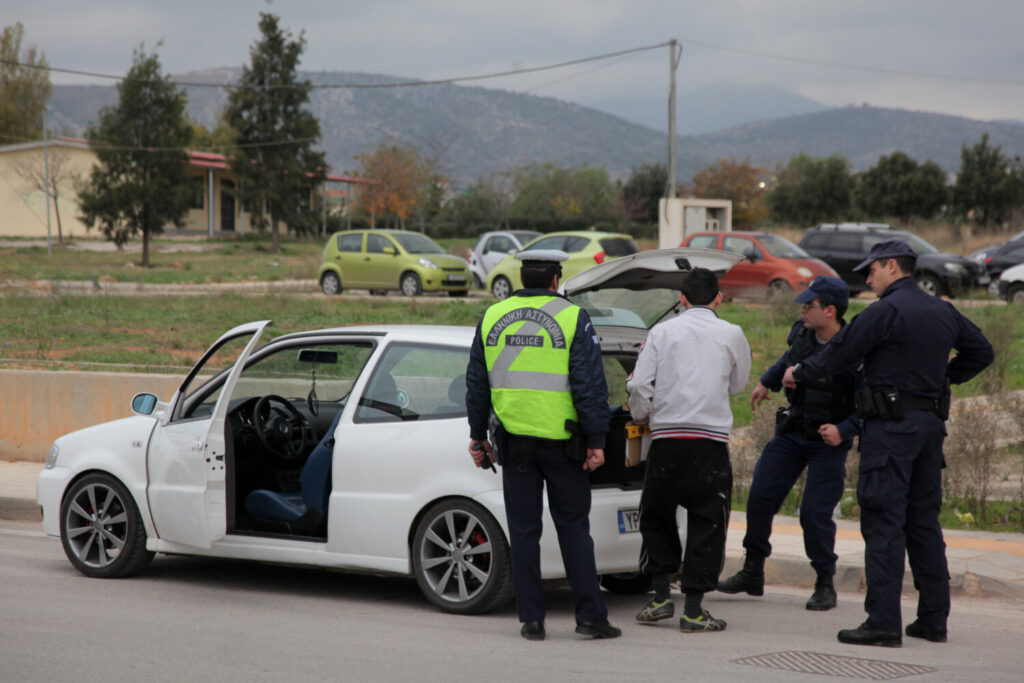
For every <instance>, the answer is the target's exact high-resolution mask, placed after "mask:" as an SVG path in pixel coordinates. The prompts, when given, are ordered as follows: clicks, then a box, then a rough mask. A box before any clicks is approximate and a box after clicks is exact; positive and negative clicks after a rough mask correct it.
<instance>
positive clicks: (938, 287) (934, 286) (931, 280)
mask: <svg viewBox="0 0 1024 683" xmlns="http://www.w3.org/2000/svg"><path fill="white" fill-rule="evenodd" d="M914 279H915V280H917V286H918V287H920V288H921V289H923V290H924V291H926V292H927V293H928V294H931V295H932V296H942V283H941V282H939V278H937V277H935V276H934V275H929V274H928V273H921V274H920V275H918V276H917V277H915V278H914Z"/></svg>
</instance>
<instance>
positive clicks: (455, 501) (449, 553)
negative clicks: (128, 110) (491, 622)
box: [37, 249, 738, 613]
mask: <svg viewBox="0 0 1024 683" xmlns="http://www.w3.org/2000/svg"><path fill="white" fill-rule="evenodd" d="M687 259H688V260H687ZM735 260H738V257H735V258H734V255H732V254H725V253H722V252H710V251H705V250H700V249H671V250H665V251H663V252H658V251H654V252H645V253H642V254H637V255H635V256H633V257H628V258H624V259H620V260H618V261H613V262H609V263H607V264H605V266H602V267H600V268H601V269H600V270H599V269H598V268H594V269H591V270H590V271H588V272H587V273H585V274H583V275H580V276H578V277H577V278H573V279H571V280H570V281H568V282H566V291H567V292H568V293H569V294H570V296H572V297H575V298H576V299H577V300H578V301H579V302H580V303H581V304H582V305H584V306H586V307H587V309H588V310H589V311H590V312H591V315H592V317H593V319H594V322H595V327H596V328H597V330H598V333H599V335H600V336H601V338H602V351H603V353H604V355H605V367H606V373H607V375H608V378H609V386H610V387H611V388H612V396H611V399H610V402H611V404H612V405H613V406H621V404H622V402H623V398H624V395H623V394H624V381H625V377H626V375H627V374H628V373H629V372H630V371H631V370H632V367H633V363H634V362H635V359H636V353H637V348H638V346H639V343H640V341H641V340H642V339H643V337H644V336H645V334H646V329H647V326H649V325H650V324H652V323H653V322H654V321H656V320H658V319H660V318H661V317H662V315H663V314H664V313H665V311H669V310H670V309H674V308H675V306H676V305H677V304H678V296H677V290H676V291H671V290H665V289H657V287H658V285H659V283H660V284H661V285H662V286H663V285H664V284H666V283H667V284H668V285H669V286H673V287H677V286H678V283H679V280H680V278H681V277H683V276H684V273H685V269H688V268H689V267H690V266H691V265H695V266H696V265H703V266H705V267H713V268H715V269H717V270H720V271H724V270H726V269H727V268H728V267H729V266H731V264H732V263H733V262H735ZM602 272H603V273H604V274H605V278H604V280H603V281H602V278H601V273H602ZM574 282H576V283H577V285H576V286H575V288H574V285H573V283H574ZM602 282H604V284H607V285H609V287H608V289H607V290H605V289H603V288H602V286H601V285H602ZM637 290H641V291H639V292H638V291H637ZM634 302H635V303H637V304H638V308H637V310H635V311H629V310H621V308H622V307H624V306H626V305H628V304H630V303H634ZM268 323H269V321H261V322H253V323H248V324H245V325H240V326H238V327H236V328H234V329H232V330H230V331H228V332H227V333H225V334H224V335H223V336H222V337H221V338H220V339H218V340H217V342H216V343H215V344H214V345H213V346H212V347H210V349H209V351H207V352H206V354H205V355H204V356H203V357H202V358H201V359H200V360H199V362H198V363H197V364H196V366H195V368H193V370H192V371H191V372H190V373H189V374H188V376H186V377H185V379H184V381H183V382H182V384H181V386H180V388H179V389H178V390H177V392H175V394H174V396H173V397H171V398H170V400H169V401H167V402H163V401H160V400H159V399H158V398H157V397H156V396H154V395H153V394H139V395H137V396H136V397H135V398H134V399H133V400H132V409H133V411H134V412H135V415H134V416H132V417H127V418H124V419H121V420H116V421H113V422H108V423H105V424H100V425H97V426H94V427H90V428H87V429H83V430H80V431H77V432H73V433H71V434H67V435H65V436H62V437H60V438H58V439H57V440H56V441H55V442H54V444H53V446H52V447H51V449H50V452H49V453H48V454H47V458H46V465H45V469H44V470H43V471H42V472H41V473H40V475H39V478H38V482H37V499H38V501H39V503H40V505H42V508H43V527H44V529H45V531H46V533H47V534H49V535H52V536H59V537H60V539H61V543H62V545H63V548H64V551H65V553H66V555H67V557H68V559H69V560H70V561H71V563H72V565H74V566H75V568H76V569H78V570H79V571H80V572H82V573H83V574H86V575H88V576H93V577H117V576H126V575H129V574H132V573H135V572H138V571H140V570H142V569H143V568H145V567H146V565H147V564H148V563H149V562H150V561H151V560H152V558H153V556H154V554H155V553H175V554H188V555H206V556H212V557H225V558H234V559H247V560H261V561H268V562H280V563H287V564H298V565H315V566H321V567H332V568H337V569H342V570H349V571H367V572H377V573H380V572H383V573H391V574H399V575H408V576H414V577H415V579H416V581H417V582H418V583H419V586H420V588H421V589H422V591H423V593H424V595H425V596H426V597H427V598H428V599H429V600H430V601H431V602H432V603H434V604H435V605H437V606H438V607H440V608H441V609H443V610H446V611H450V612H457V613H476V612H483V611H487V610H490V609H493V608H495V607H497V606H499V605H501V604H502V603H504V602H506V601H507V600H508V599H509V598H510V597H511V594H512V583H511V578H510V568H509V556H508V543H507V540H506V539H507V525H506V517H505V508H504V502H503V499H502V491H501V470H500V468H499V469H498V472H497V473H494V472H491V471H490V470H481V469H477V468H475V467H474V466H473V464H472V461H471V459H470V456H469V454H468V453H467V451H466V447H467V444H468V442H469V427H468V423H467V420H466V408H465V395H466V388H465V374H464V373H465V368H466V365H467V362H468V358H469V346H470V343H471V341H472V338H473V328H470V327H444V326H414V325H409V326H403V325H379V326H372V325H368V326H363V327H352V328H337V329H322V330H311V331H308V332H301V333H296V334H288V335H285V336H281V337H278V338H276V339H273V340H272V341H270V342H268V343H266V344H264V345H262V346H260V345H259V341H260V337H261V335H262V334H263V332H264V331H265V329H266V327H267V325H268ZM627 419H628V416H627V415H626V414H625V413H624V412H623V411H622V410H621V409H616V413H615V416H614V418H613V425H612V431H611V432H610V434H609V440H608V448H607V464H606V465H605V466H603V467H601V468H599V469H598V470H596V471H595V472H594V473H593V474H592V477H591V482H592V486H593V507H592V511H591V534H592V535H593V538H594V545H595V553H596V556H597V568H598V571H599V572H600V573H601V574H602V575H603V577H602V578H603V583H604V585H605V586H606V587H607V588H608V589H610V590H619V591H636V590H646V588H647V585H648V583H647V582H646V580H645V578H644V577H641V576H639V575H637V574H636V573H635V572H636V569H637V561H638V557H639V554H640V534H639V533H637V531H638V527H637V519H638V513H637V509H638V506H639V501H640V488H641V482H642V477H643V467H642V466H640V467H633V468H627V467H625V463H624V452H625V437H624V428H623V425H624V423H625V421H626V420H627ZM545 525H546V528H547V529H548V530H551V529H554V525H553V524H552V523H551V520H550V517H548V516H546V517H545ZM541 553H542V560H541V564H542V573H543V576H544V577H545V578H558V577H562V576H564V569H563V566H562V562H561V557H560V554H559V550H558V544H557V540H556V537H555V534H554V533H553V532H552V531H549V532H548V533H546V534H544V537H543V541H542V550H541Z"/></svg>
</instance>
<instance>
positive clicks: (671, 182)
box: [665, 38, 683, 199]
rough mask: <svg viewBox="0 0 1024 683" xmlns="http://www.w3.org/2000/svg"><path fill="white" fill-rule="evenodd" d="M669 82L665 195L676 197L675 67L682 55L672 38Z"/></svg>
mask: <svg viewBox="0 0 1024 683" xmlns="http://www.w3.org/2000/svg"><path fill="white" fill-rule="evenodd" d="M668 49H669V54H668V57H669V83H668V187H666V188H665V196H666V197H667V198H669V199H675V197H676V68H677V67H678V66H679V60H680V59H681V58H682V56H683V46H682V45H680V44H679V42H678V41H677V40H676V39H675V38H673V39H672V40H670V41H668Z"/></svg>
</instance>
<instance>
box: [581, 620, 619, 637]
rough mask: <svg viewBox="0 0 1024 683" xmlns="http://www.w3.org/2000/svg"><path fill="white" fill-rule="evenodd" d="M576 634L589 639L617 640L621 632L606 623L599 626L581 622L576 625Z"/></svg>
mask: <svg viewBox="0 0 1024 683" xmlns="http://www.w3.org/2000/svg"><path fill="white" fill-rule="evenodd" d="M576 633H579V634H580V635H582V636H590V637H591V638H618V637H619V636H621V635H622V630H621V629H617V628H615V627H614V626H612V625H611V624H609V623H608V622H607V621H604V622H602V623H600V624H599V623H595V622H593V621H581V622H579V623H578V624H576Z"/></svg>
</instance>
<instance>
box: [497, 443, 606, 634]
mask: <svg viewBox="0 0 1024 683" xmlns="http://www.w3.org/2000/svg"><path fill="white" fill-rule="evenodd" d="M523 441H524V439H521V438H519V437H515V436H509V438H508V446H507V450H506V457H505V458H504V465H503V467H502V470H501V476H502V482H503V483H504V493H505V514H506V516H507V518H508V531H509V545H510V546H511V548H510V550H511V554H512V582H513V584H514V585H515V590H516V609H517V611H518V613H519V621H521V622H524V623H525V622H528V621H544V612H545V611H544V586H543V584H542V583H541V574H540V536H541V531H542V526H543V524H542V519H541V516H542V514H543V511H544V487H545V484H546V485H547V493H548V509H549V510H550V512H551V519H552V520H554V522H555V532H556V533H557V534H558V547H559V548H560V549H561V551H562V562H563V563H564V564H565V572H566V577H567V578H568V579H569V585H570V586H571V588H572V595H573V599H574V600H575V603H576V622H577V623H579V622H584V621H586V622H596V623H601V622H604V621H607V619H608V609H607V607H606V606H605V603H604V598H603V597H602V595H601V586H600V583H599V580H598V577H597V567H596V565H595V563H594V541H593V540H592V539H591V537H590V480H589V472H587V471H586V470H584V469H583V463H580V462H575V461H572V460H570V459H569V458H568V457H567V456H566V455H565V452H564V448H563V444H562V442H558V441H543V440H539V439H538V440H534V442H535V444H536V452H535V453H533V457H532V458H530V459H529V460H530V462H526V463H524V462H523V460H524V458H522V450H523V449H522V445H523Z"/></svg>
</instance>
